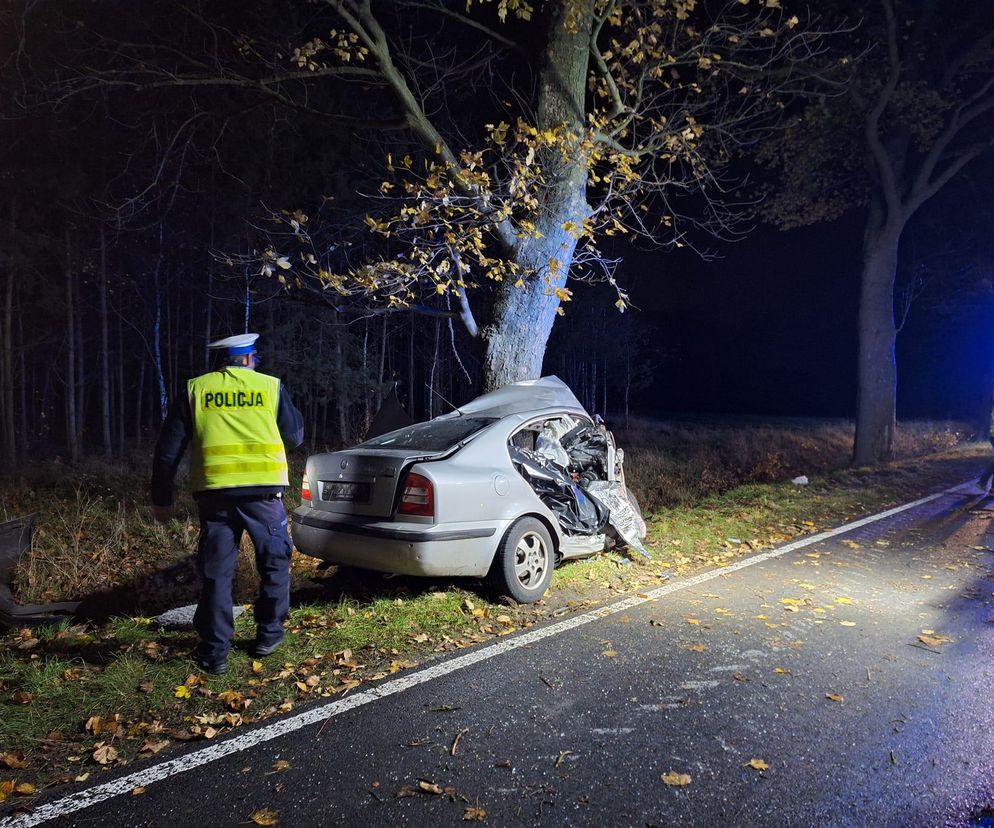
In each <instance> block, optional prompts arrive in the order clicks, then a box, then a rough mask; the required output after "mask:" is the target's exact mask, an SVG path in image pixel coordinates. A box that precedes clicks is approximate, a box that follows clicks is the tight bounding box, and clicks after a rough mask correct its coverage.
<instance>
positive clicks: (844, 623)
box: [839, 621, 856, 627]
mask: <svg viewBox="0 0 994 828" xmlns="http://www.w3.org/2000/svg"><path fill="white" fill-rule="evenodd" d="M839 624H841V625H842V626H843V627H855V626H856V622H855V621H840V622H839Z"/></svg>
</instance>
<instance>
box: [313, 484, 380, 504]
mask: <svg viewBox="0 0 994 828" xmlns="http://www.w3.org/2000/svg"><path fill="white" fill-rule="evenodd" d="M370 489H371V486H370V484H369V483H350V482H343V481H338V480H335V481H330V482H323V483H322V484H321V499H322V500H329V501H337V502H342V501H345V502H348V503H367V502H368V501H369V493H370Z"/></svg>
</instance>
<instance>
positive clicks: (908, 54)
mask: <svg viewBox="0 0 994 828" xmlns="http://www.w3.org/2000/svg"><path fill="white" fill-rule="evenodd" d="M945 8H946V7H945V5H944V4H942V3H940V2H938V0H923V2H910V0H877V2H876V3H874V4H871V5H869V6H866V7H864V13H865V15H866V19H865V24H864V26H863V27H862V28H861V30H860V32H859V33H858V36H854V37H853V38H852V39H850V40H849V42H848V48H849V51H848V53H846V52H840V54H839V55H838V60H839V62H840V63H848V64H850V65H852V67H853V68H852V77H851V80H850V82H849V84H848V88H847V94H846V95H841V96H837V97H833V98H827V99H824V100H822V101H819V102H818V103H817V104H814V105H812V106H810V107H809V108H807V109H806V110H805V111H804V112H803V113H802V114H800V115H799V116H798V117H797V118H796V119H794V120H793V122H792V123H791V124H790V126H789V128H788V129H787V130H786V131H785V132H784V133H783V140H782V141H778V142H773V143H770V144H768V145H767V146H766V147H764V149H763V152H764V153H765V157H766V160H767V161H768V162H769V163H770V164H771V165H772V166H774V167H777V168H779V169H780V170H781V172H782V173H783V176H784V182H785V184H786V186H784V187H782V188H778V189H776V190H775V191H774V192H773V194H772V195H773V197H772V198H771V199H770V200H769V201H768V202H767V203H766V207H765V209H766V212H767V215H768V216H769V217H771V218H773V219H774V220H775V221H776V222H777V223H779V224H780V225H781V226H783V227H787V228H789V227H794V226H800V225H803V224H808V223H812V222H815V221H821V220H831V219H833V218H836V217H837V216H839V215H841V214H842V213H843V212H844V211H845V210H847V209H849V208H850V207H852V206H862V207H864V208H865V209H866V221H865V226H864V231H863V246H862V260H863V266H862V282H861V294H860V305H859V307H860V310H859V366H858V389H859V398H858V403H857V416H856V441H855V446H854V450H853V463H854V464H855V465H865V464H871V463H876V462H878V461H880V460H884V459H886V458H888V457H889V456H890V454H891V448H892V442H893V436H894V422H895V408H896V399H897V365H896V359H895V350H894V348H895V341H896V337H897V332H898V325H897V323H896V320H895V315H894V301H895V274H896V273H897V265H898V248H899V244H900V241H901V237H902V234H903V233H904V230H905V228H906V226H907V224H908V222H909V220H910V219H911V217H912V216H913V215H914V214H915V213H916V212H917V211H918V210H919V208H920V207H921V206H922V205H923V204H924V203H925V202H927V201H928V200H929V199H931V198H933V197H934V196H935V195H936V194H937V193H938V192H940V191H941V190H942V189H943V188H944V187H946V186H947V185H948V184H949V182H950V181H952V180H953V179H955V178H956V176H958V175H959V174H960V173H961V172H962V171H963V170H964V169H965V168H966V167H967V165H969V164H970V162H971V161H973V160H974V159H976V158H977V157H979V156H980V155H981V154H982V153H984V152H986V151H988V150H989V149H990V148H991V146H994V139H992V138H991V135H992V126H994V120H992V117H994V17H991V15H990V13H989V11H990V10H989V9H987V8H986V7H984V6H982V5H978V6H972V5H971V6H966V7H963V8H961V9H959V10H958V11H957V14H955V15H950V14H947V13H945Z"/></svg>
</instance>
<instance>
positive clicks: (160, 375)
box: [152, 226, 169, 423]
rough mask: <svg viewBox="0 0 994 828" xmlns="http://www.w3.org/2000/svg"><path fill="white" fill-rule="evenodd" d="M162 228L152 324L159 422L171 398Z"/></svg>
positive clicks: (157, 259) (156, 266)
mask: <svg viewBox="0 0 994 828" xmlns="http://www.w3.org/2000/svg"><path fill="white" fill-rule="evenodd" d="M163 252H164V251H163V249H162V227H161V226H160V227H159V254H158V256H157V257H156V260H155V277H154V279H155V321H154V322H153V323H152V354H153V356H154V358H155V377H156V381H157V384H158V388H159V422H160V423H161V422H162V421H164V420H165V419H166V413H167V411H168V406H169V396H168V394H167V393H166V375H165V373H164V372H163V367H162V284H161V280H160V273H161V270H162V255H163Z"/></svg>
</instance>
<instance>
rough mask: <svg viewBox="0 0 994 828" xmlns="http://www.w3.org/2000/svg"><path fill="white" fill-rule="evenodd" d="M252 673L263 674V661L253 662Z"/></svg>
mask: <svg viewBox="0 0 994 828" xmlns="http://www.w3.org/2000/svg"><path fill="white" fill-rule="evenodd" d="M252 672H253V673H261V672H262V662H261V661H253V662H252Z"/></svg>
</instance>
